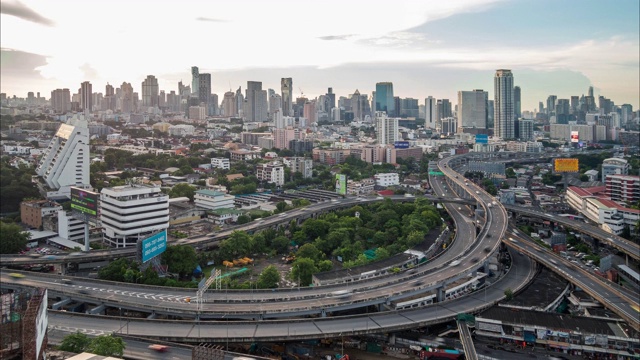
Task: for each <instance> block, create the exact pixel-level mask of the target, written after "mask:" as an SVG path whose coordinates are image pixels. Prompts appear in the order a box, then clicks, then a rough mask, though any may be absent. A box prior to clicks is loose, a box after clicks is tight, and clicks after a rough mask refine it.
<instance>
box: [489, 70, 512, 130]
mask: <svg viewBox="0 0 640 360" xmlns="http://www.w3.org/2000/svg"><path fill="white" fill-rule="evenodd" d="M493 87H494V116H493V121H494V125H493V134H494V136H496V137H499V138H502V139H513V138H514V135H515V134H514V131H513V130H514V129H513V128H514V116H513V108H514V101H513V74H512V73H511V70H507V69H499V70H496V75H495V77H494V78H493Z"/></svg>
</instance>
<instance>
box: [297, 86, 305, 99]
mask: <svg viewBox="0 0 640 360" xmlns="http://www.w3.org/2000/svg"><path fill="white" fill-rule="evenodd" d="M298 90H300V97H301V98H303V97H304V91H302V88H301V87H299V86H298Z"/></svg>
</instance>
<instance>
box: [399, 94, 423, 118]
mask: <svg viewBox="0 0 640 360" xmlns="http://www.w3.org/2000/svg"><path fill="white" fill-rule="evenodd" d="M396 109H397V108H396ZM398 115H399V116H400V117H402V118H407V117H409V118H417V117H418V99H414V98H403V99H400V110H399V111H398Z"/></svg>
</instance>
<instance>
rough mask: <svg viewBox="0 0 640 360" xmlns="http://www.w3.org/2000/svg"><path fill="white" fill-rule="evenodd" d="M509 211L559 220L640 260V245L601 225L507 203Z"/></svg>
mask: <svg viewBox="0 0 640 360" xmlns="http://www.w3.org/2000/svg"><path fill="white" fill-rule="evenodd" d="M504 207H505V208H506V209H507V210H508V211H512V212H515V213H519V214H521V215H526V216H529V217H536V218H540V219H544V220H549V221H553V222H557V223H559V224H562V225H564V226H566V227H570V228H572V229H574V230H576V231H579V232H581V233H584V234H587V235H589V236H591V237H593V238H596V239H598V240H600V241H601V242H603V243H606V244H608V245H610V246H612V247H614V248H616V249H618V250H620V251H622V252H624V253H625V254H626V255H628V256H630V257H632V258H633V259H635V260H640V245H638V244H636V243H634V242H631V241H629V240H627V239H625V238H623V237H620V236H618V235H615V234H611V233H609V232H607V231H604V230H602V229H600V228H599V227H596V226H592V225H589V224H586V223H584V222H582V221H576V220H572V219H569V218H565V217H562V216H557V215H553V214H548V213H545V212H543V211H541V210H539V209H535V208H530V207H522V206H515V205H505V206H504Z"/></svg>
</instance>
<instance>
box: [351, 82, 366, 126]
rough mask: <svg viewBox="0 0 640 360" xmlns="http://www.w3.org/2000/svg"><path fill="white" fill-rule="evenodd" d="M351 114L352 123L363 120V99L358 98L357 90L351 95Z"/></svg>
mask: <svg viewBox="0 0 640 360" xmlns="http://www.w3.org/2000/svg"><path fill="white" fill-rule="evenodd" d="M351 112H352V113H353V121H362V120H364V98H363V97H362V96H360V91H358V89H356V91H355V92H354V93H353V94H352V95H351Z"/></svg>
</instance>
